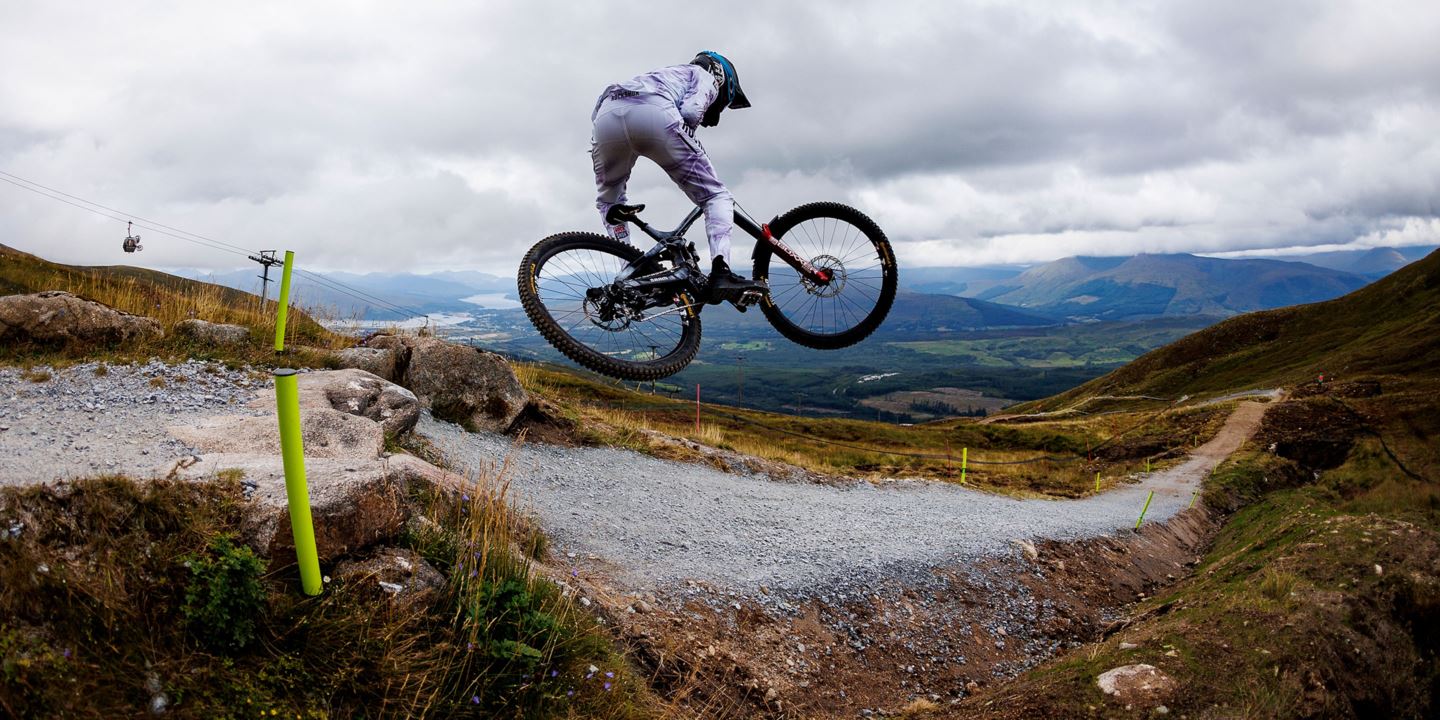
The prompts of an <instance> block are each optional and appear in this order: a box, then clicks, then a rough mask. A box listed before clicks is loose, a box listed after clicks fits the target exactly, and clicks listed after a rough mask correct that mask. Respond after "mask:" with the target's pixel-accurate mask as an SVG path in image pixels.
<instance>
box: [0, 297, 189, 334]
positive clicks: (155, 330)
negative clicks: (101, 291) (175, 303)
mask: <svg viewBox="0 0 1440 720" xmlns="http://www.w3.org/2000/svg"><path fill="white" fill-rule="evenodd" d="M164 334H165V332H164V331H163V330H162V329H161V328H160V323H159V322H156V321H155V320H154V319H152V318H148V317H142V316H140V315H131V314H130V313H127V312H121V311H119V310H116V309H114V308H111V307H109V306H107V305H104V304H103V303H98V302H95V301H94V300H86V299H84V298H80V297H76V296H74V295H71V294H70V293H68V292H64V291H61V290H51V291H47V292H41V293H34V294H31V295H7V296H4V297H0V340H3V341H6V342H25V341H31V342H38V343H47V344H66V343H72V342H95V343H115V342H126V341H130V340H137V339H138V340H149V339H154V338H159V337H162V336H163V335H164Z"/></svg>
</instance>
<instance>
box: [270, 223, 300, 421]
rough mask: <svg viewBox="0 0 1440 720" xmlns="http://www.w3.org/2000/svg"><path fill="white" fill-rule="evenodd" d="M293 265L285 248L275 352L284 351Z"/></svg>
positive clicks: (292, 256)
mask: <svg viewBox="0 0 1440 720" xmlns="http://www.w3.org/2000/svg"><path fill="white" fill-rule="evenodd" d="M294 265H295V252H294V251H293V250H286V251H285V271H284V272H283V273H281V274H280V305H279V309H278V311H277V312H276V315H275V352H277V353H279V352H285V323H286V322H287V321H288V320H289V319H290V268H291V267H292V266H294ZM297 427H298V426H297ZM297 437H298V436H297Z"/></svg>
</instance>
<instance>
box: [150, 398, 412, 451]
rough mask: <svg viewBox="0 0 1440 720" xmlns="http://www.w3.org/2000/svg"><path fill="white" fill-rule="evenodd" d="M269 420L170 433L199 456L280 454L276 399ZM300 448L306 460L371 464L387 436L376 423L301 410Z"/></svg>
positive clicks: (215, 423) (205, 424) (210, 421)
mask: <svg viewBox="0 0 1440 720" xmlns="http://www.w3.org/2000/svg"><path fill="white" fill-rule="evenodd" d="M270 407H271V408H272V410H271V413H270V414H268V415H225V416H219V417H211V418H204V419H200V420H192V421H189V422H188V423H187V424H185V425H174V426H171V427H169V428H166V429H167V430H169V432H170V434H171V435H174V436H175V437H177V438H179V439H180V440H183V441H184V442H185V444H187V445H189V446H190V447H192V448H195V449H196V450H198V451H200V452H201V453H229V454H252V453H260V454H267V455H277V456H278V455H279V454H280V427H279V425H278V424H277V422H276V420H275V414H274V410H273V408H274V407H275V401H274V398H270ZM300 443H301V445H303V446H304V448H305V457H306V458H307V459H309V458H338V459H366V460H371V459H374V458H377V457H379V456H380V453H382V452H384V450H385V433H384V431H383V430H382V429H381V428H380V426H379V425H378V424H376V423H375V422H373V421H371V420H369V419H367V418H364V417H360V416H357V415H352V414H350V413H346V412H341V411H339V410H333V409H331V408H328V407H326V408H309V409H304V408H302V409H301V411H300Z"/></svg>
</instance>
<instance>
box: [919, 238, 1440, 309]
mask: <svg viewBox="0 0 1440 720" xmlns="http://www.w3.org/2000/svg"><path fill="white" fill-rule="evenodd" d="M1433 249H1434V248H1420V247H1415V248H1376V249H1373V250H1353V251H1344V252H1327V253H1315V254H1311V255H1303V256H1291V257H1286V258H1285V259H1284V260H1278V259H1222V258H1208V257H1199V256H1195V255H1186V254H1174V255H1136V256H1133V257H1103V258H1102V257H1068V258H1062V259H1060V260H1056V261H1054V262H1050V263H1045V264H1043V265H1037V266H1035V267H1031V268H1029V269H1023V268H1020V267H1017V266H996V267H987V268H915V269H907V268H902V270H901V274H900V281H901V283H902V285H903V286H904V287H906V288H909V289H911V290H915V291H919V292H928V293H944V294H949V295H958V296H962V297H971V298H976V299H979V300H986V301H989V302H993V303H997V304H1000V305H1009V306H1012V307H1017V308H1023V309H1025V310H1028V311H1031V312H1033V313H1037V314H1041V315H1048V316H1051V317H1055V318H1063V319H1068V320H1082V321H1086V320H1116V319H1126V318H1141V317H1157V316H1179V315H1214V316H1222V317H1223V316H1228V315H1235V314H1238V313H1244V312H1251V311H1254V310H1265V309H1270V308H1276V307H1284V306H1288V305H1297V304H1303V303H1310V302H1318V301H1321V300H1328V299H1331V298H1335V297H1339V296H1340V295H1344V294H1345V293H1348V292H1350V291H1352V290H1355V289H1356V288H1359V287H1362V286H1364V285H1365V284H1366V283H1368V282H1370V281H1373V280H1375V279H1378V278H1380V277H1384V276H1385V275H1387V274H1389V273H1391V272H1394V271H1395V270H1397V269H1399V268H1401V267H1403V266H1405V265H1406V264H1408V263H1410V262H1413V261H1414V260H1416V259H1418V258H1420V257H1424V256H1425V255H1426V254H1427V253H1428V252H1429V251H1430V250H1433ZM1306 261H1309V262H1306Z"/></svg>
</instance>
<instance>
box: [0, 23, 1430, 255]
mask: <svg viewBox="0 0 1440 720" xmlns="http://www.w3.org/2000/svg"><path fill="white" fill-rule="evenodd" d="M0 24H3V25H4V26H5V27H7V28H11V29H12V36H13V37H14V38H15V40H14V41H13V42H9V43H7V44H6V45H5V46H0V63H3V64H4V65H5V66H6V67H10V68H23V69H24V70H25V72H16V73H6V75H5V77H3V78H0V169H4V170H6V171H9V172H15V173H17V174H20V175H23V176H26V177H32V178H34V179H36V180H38V181H40V182H45V183H47V184H52V185H54V186H57V187H61V188H63V189H66V190H67V191H70V192H74V193H76V194H78V195H81V196H84V197H89V198H92V199H95V200H97V201H100V202H105V203H107V204H111V205H114V206H116V207H121V208H125V209H129V210H131V211H133V212H136V213H139V214H141V215H146V216H149V217H155V218H156V219H160V220H162V221H164V222H167V223H170V224H174V225H177V226H179V227H185V228H187V229H191V230H194V231H196V232H200V233H203V234H207V235H212V236H215V237H220V238H223V239H225V240H227V241H228V242H234V243H236V244H240V245H243V246H247V247H249V246H252V245H254V246H256V247H258V246H259V245H260V244H266V243H269V244H270V245H273V244H274V243H276V242H284V243H290V244H293V245H295V246H296V247H297V249H299V250H301V251H302V252H303V253H304V254H305V256H306V257H307V258H310V259H311V261H312V262H315V263H319V264H321V265H323V266H328V267H335V268H345V269H351V270H357V271H363V270H366V269H370V268H375V267H387V268H394V267H396V266H397V264H398V265H401V266H405V267H413V268H433V267H456V266H466V265H472V266H481V265H483V266H485V267H486V268H487V269H491V270H492V271H496V272H500V271H503V272H505V273H508V269H507V268H504V267H503V266H504V265H506V264H507V263H509V264H513V262H514V261H515V260H516V259H518V257H519V255H520V253H521V252H523V250H524V248H525V247H526V246H528V245H529V244H530V243H532V242H534V240H536V239H538V238H539V237H541V236H543V235H546V234H549V233H551V232H556V231H560V230H565V229H572V228H576V227H580V228H590V227H593V226H595V225H596V224H597V221H596V219H595V216H594V213H593V209H592V203H593V187H592V184H591V177H590V165H589V159H588V157H587V156H586V150H587V148H588V140H589V123H588V120H589V113H590V109H591V107H592V105H593V102H594V98H595V96H596V95H597V94H598V93H599V91H600V89H601V88H602V87H603V86H604V85H605V84H606V83H609V82H613V81H617V80H622V79H624V78H626V77H629V76H630V75H633V74H635V73H638V72H641V71H644V70H647V69H649V68H651V67H655V66H659V65H663V64H668V63H678V62H684V61H686V60H688V58H690V57H691V56H692V55H693V53H694V52H695V51H697V50H699V49H702V48H712V49H717V50H721V51H722V52H726V53H728V54H730V55H731V57H732V58H734V59H735V61H736V63H737V65H738V66H739V70H740V74H741V77H742V79H743V80H744V82H745V85H746V88H747V92H748V93H749V95H750V96H751V98H752V100H753V101H754V102H755V107H754V108H752V109H749V110H745V111H740V112H732V113H727V115H726V116H725V120H724V122H723V123H722V125H721V127H720V128H718V129H716V130H713V131H706V132H705V134H704V135H703V136H702V137H703V140H704V142H705V145H706V147H707V148H709V150H710V152H711V154H712V156H713V157H714V160H715V163H716V166H717V168H719V170H720V173H721V176H722V177H724V178H726V179H727V180H728V181H729V182H730V183H731V185H732V189H733V190H734V192H735V194H736V196H737V197H738V198H739V199H740V201H741V202H742V203H744V204H745V205H746V207H750V208H752V209H753V210H754V211H755V212H756V213H757V214H763V215H767V216H768V214H769V213H771V212H776V211H780V210H783V209H785V207H786V206H787V204H794V203H798V202H803V201H807V200H814V199H837V200H842V201H850V202H855V203H859V204H863V205H865V208H864V209H866V210H867V212H870V213H871V214H872V215H875V216H876V217H877V219H879V220H880V221H881V222H882V223H884V225H885V226H886V228H887V230H889V231H890V234H891V236H892V237H893V238H894V239H896V240H897V242H900V243H902V244H903V245H902V248H903V247H911V248H918V247H922V244H925V243H930V244H928V245H923V246H924V247H931V246H932V245H934V243H935V242H940V243H941V244H942V246H944V247H948V248H951V249H953V250H954V252H953V253H952V255H954V256H955V257H962V258H967V257H968V258H970V259H971V260H973V261H974V262H983V261H989V260H996V259H999V258H1000V257H1001V252H1002V250H1003V252H1004V253H1006V255H1005V257H1006V258H1008V259H1009V260H1011V261H1016V260H1030V261H1034V260H1044V259H1049V258H1052V257H1056V256H1058V255H1063V254H1071V253H1073V252H1078V251H1081V250H1083V251H1086V252H1094V251H1096V249H1097V248H1099V249H1101V250H1109V251H1113V252H1117V253H1123V252H1133V251H1137V250H1150V249H1157V248H1165V249H1172V250H1173V249H1193V250H1209V251H1221V250H1226V249H1239V248H1242V247H1262V246H1269V245H1273V246H1279V245H1306V244H1317V243H1320V242H1327V243H1344V242H1349V241H1351V240H1354V239H1355V238H1356V237H1359V236H1362V235H1365V234H1367V233H1372V232H1375V231H1377V230H1380V229H1384V228H1388V227H1391V226H1393V224H1394V223H1395V222H1397V221H1403V220H1404V219H1405V218H1409V217H1419V218H1426V217H1434V216H1435V215H1436V214H1437V208H1436V201H1435V198H1436V197H1437V188H1440V181H1437V178H1440V151H1437V150H1436V149H1435V148H1436V146H1435V143H1434V140H1433V138H1434V137H1436V136H1437V134H1440V107H1437V97H1440V53H1436V52H1434V50H1433V38H1434V37H1437V36H1440V9H1436V8H1435V7H1433V3H1426V2H1413V3H1395V4H1385V5H1384V6H1375V5H1373V4H1368V3H1355V2H1328V3H1278V4H1277V3H1263V4H1256V3H1253V2H1203V3H1202V2H1186V3H1151V4H1147V3H1139V4H1136V3H1116V4H1109V3H1101V4H1085V5H1081V4H1076V3H1068V2H1054V3H1045V2H1036V3H1025V4H1004V3H989V2H975V3H954V2H915V3H905V4H895V3H878V2H849V1H846V2H829V3H804V2H785V3H766V4H755V5H751V6H735V5H726V6H723V7H722V6H719V5H694V6H687V7H686V8H685V9H684V11H683V13H682V12H677V11H666V12H636V11H635V10H634V8H633V7H630V6H625V5H622V4H616V3H610V2H596V3H578V4H577V3H546V2H527V3H521V2H509V3H504V2H501V3H485V4H481V5H477V6H468V5H466V6H461V5H460V4H447V5H438V6H436V5H425V6H417V7H414V8H407V9H405V10H400V9H398V8H382V9H379V10H378V11H377V10H373V9H366V8H357V7H354V6H352V5H349V4H343V3H337V4H328V3H325V4H320V3H316V4H305V5H300V6H293V7H281V8H280V9H276V8H270V9H268V10H265V9H254V8H249V7H245V8H212V7H207V6H204V5H191V6H184V7H182V8H180V9H178V10H177V9H174V8H172V7H165V6H162V5H159V4H157V5H153V6H151V5H144V4H140V5H136V6H133V7H132V6H125V7H120V6H113V5H111V4H100V3H94V4H85V3H73V4H72V3H66V4H60V5H53V6H39V5H36V6H26V7H20V6H17V5H7V6H5V7H4V8H0ZM632 195H634V196H636V197H638V198H640V199H643V200H645V201H647V202H649V203H651V205H652V207H653V208H654V211H653V212H656V213H657V218H660V220H657V222H659V224H668V222H669V220H668V218H670V217H671V216H672V215H673V216H675V217H676V218H678V216H679V214H681V213H683V212H684V199H683V197H681V196H680V195H679V193H678V192H676V191H675V190H674V189H673V187H671V186H670V185H669V184H668V181H667V180H666V179H665V178H664V177H663V176H662V175H661V174H659V173H658V172H656V171H654V169H653V168H645V167H643V166H642V168H641V169H640V170H639V171H638V172H637V175H636V177H635V179H634V181H633V182H632ZM0 221H4V222H5V223H6V225H7V227H9V228H12V229H13V231H14V233H15V234H14V235H13V236H14V237H19V238H27V240H24V241H17V242H20V243H21V244H22V246H24V244H25V242H28V243H30V245H31V247H36V248H38V246H39V245H38V244H39V243H41V242H44V243H46V244H47V245H48V246H50V247H52V248H54V249H55V252H56V253H57V259H61V260H67V261H72V262H79V261H93V260H94V259H95V258H105V260H106V261H114V260H117V259H118V258H115V257H114V252H115V250H114V247H113V246H114V245H115V244H116V242H115V238H114V237H112V236H113V235H114V232H113V231H112V230H111V229H110V225H109V224H108V221H100V220H97V219H95V218H93V217H90V216H85V215H84V214H83V213H79V212H78V211H74V210H72V209H69V208H66V207H64V206H60V205H56V204H54V203H51V202H50V201H47V200H43V199H39V198H34V197H24V193H23V192H21V191H18V190H13V189H12V188H8V186H3V185H0ZM1415 227H1418V228H1421V230H1419V231H1417V232H1421V233H1423V232H1425V228H1429V227H1431V226H1430V225H1427V224H1420V225H1416V226H1415ZM102 228H103V231H101V229H102ZM57 238H64V239H65V241H64V242H60V241H59V240H57ZM397 248H400V249H402V250H397ZM151 249H153V250H154V251H155V252H154V253H153V254H152V253H150V250H149V249H147V254H146V255H145V256H144V257H139V258H134V259H136V260H143V261H146V262H150V263H155V264H160V265H172V266H179V265H198V266H214V265H218V264H223V263H227V262H233V259H231V258H226V257H217V256H215V255H214V253H213V252H211V251H208V250H205V249H202V248H196V247H193V246H187V245H185V244H184V243H180V242H178V241H175V242H167V243H160V242H158V241H157V243H156V244H155V245H153V246H151ZM906 252H907V251H905V250H904V249H902V252H901V258H902V260H903V261H907V262H927V263H928V262H934V257H935V254H933V253H927V254H925V255H921V254H918V253H916V254H911V255H907V254H906ZM1017 253H1018V255H1017ZM125 259H127V260H129V259H131V258H125Z"/></svg>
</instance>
